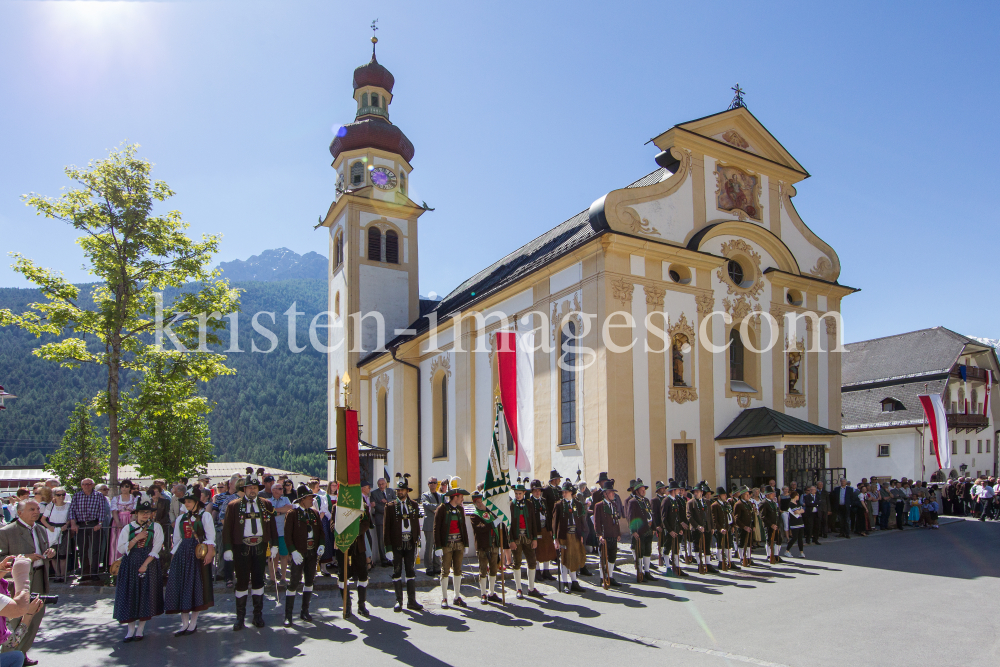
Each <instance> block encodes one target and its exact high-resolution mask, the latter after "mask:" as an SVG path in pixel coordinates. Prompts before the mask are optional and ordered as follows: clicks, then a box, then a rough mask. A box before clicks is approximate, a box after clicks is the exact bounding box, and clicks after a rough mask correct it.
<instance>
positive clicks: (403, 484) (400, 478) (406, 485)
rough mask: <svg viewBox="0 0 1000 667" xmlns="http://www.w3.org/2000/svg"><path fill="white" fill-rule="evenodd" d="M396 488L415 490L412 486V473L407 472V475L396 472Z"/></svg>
mask: <svg viewBox="0 0 1000 667" xmlns="http://www.w3.org/2000/svg"><path fill="white" fill-rule="evenodd" d="M396 488H397V489H406V490H407V491H412V490H413V489H411V488H410V473H406V474H405V475H403V474H401V473H398V472H397V473H396Z"/></svg>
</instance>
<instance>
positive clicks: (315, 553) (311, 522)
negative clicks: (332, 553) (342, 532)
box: [285, 505, 324, 595]
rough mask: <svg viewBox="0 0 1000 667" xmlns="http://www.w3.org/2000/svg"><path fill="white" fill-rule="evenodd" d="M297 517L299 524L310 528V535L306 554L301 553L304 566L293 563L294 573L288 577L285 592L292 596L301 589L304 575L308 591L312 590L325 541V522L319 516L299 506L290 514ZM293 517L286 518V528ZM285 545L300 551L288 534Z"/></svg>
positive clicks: (307, 539) (307, 535)
mask: <svg viewBox="0 0 1000 667" xmlns="http://www.w3.org/2000/svg"><path fill="white" fill-rule="evenodd" d="M290 514H294V515H295V521H296V522H297V523H299V524H303V523H304V524H305V525H306V526H307V527H308V533H307V534H306V550H305V551H304V552H301V551H300V552H299V553H301V554H302V564H301V565H296V564H295V561H294V560H293V561H292V571H291V574H290V575H289V577H288V590H287V591H286V592H285V594H286V595H292V594H294V593H295V591H297V590H298V589H299V583H300V582H301V581H302V576H303V574H304V575H305V580H306V583H305V585H306V589H307V590H312V587H313V581H314V580H315V578H316V561H317V559H318V558H319V545H320V544H321V543H322V541H323V538H324V536H323V520H322V519H320V517H319V514H318V513H317V512H314V511H313V510H311V509H306V508H304V507H302V506H301V505H297V506H296V507H295V509H294V510H293V511H292V512H291V513H290ZM290 518H291V516H286V517H285V526H286V527H287V526H288V521H289V519H290ZM285 543H286V544H287V545H288V548H289V549H293V550H296V551H297V550H298V548H297V547H296V546H295V545H294V544H292V543H290V542H289V540H288V537H287V533H286V537H285Z"/></svg>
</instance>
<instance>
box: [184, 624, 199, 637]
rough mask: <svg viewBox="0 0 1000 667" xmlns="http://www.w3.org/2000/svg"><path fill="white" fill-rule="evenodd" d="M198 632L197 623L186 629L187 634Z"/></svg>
mask: <svg viewBox="0 0 1000 667" xmlns="http://www.w3.org/2000/svg"><path fill="white" fill-rule="evenodd" d="M196 632H198V626H197V625H196V626H194V627H193V628H191V629H190V630H185V631H184V634H185V635H193V634H194V633H196Z"/></svg>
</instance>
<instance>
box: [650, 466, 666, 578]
mask: <svg viewBox="0 0 1000 667" xmlns="http://www.w3.org/2000/svg"><path fill="white" fill-rule="evenodd" d="M653 489H654V491H655V493H654V495H653V497H652V498H651V499H650V500H649V505H650V507H651V508H652V511H653V534H654V535H655V536H656V555H657V561H658V562H659V564H660V565H663V547H664V546H665V545H666V540H664V539H663V520H662V512H661V508H662V507H663V499H664V498H665V497H666V495H667V485H666V484H664V483H663V482H661V481H657V482H656V483H655V484H653ZM650 567H651V568H652V569H654V570H658V569H659V568H658V567H657V563H653V564H652V565H650Z"/></svg>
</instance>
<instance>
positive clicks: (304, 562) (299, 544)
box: [285, 485, 326, 627]
mask: <svg viewBox="0 0 1000 667" xmlns="http://www.w3.org/2000/svg"><path fill="white" fill-rule="evenodd" d="M316 498H317V496H316V494H314V493H310V492H309V489H307V488H306V487H305V486H304V485H303V486H300V487H299V488H298V490H297V491H296V492H295V503H294V508H293V509H292V511H291V512H288V513H287V514H285V545H286V546H287V547H288V552H289V555H290V556H291V558H292V570H291V573H290V574H289V576H288V588H286V589H285V627H288V626H290V625H291V624H292V614H293V613H294V611H295V596H296V593H297V592H298V589H299V584H302V610H301V611H300V612H299V618H301V619H302V620H303V621H311V620H312V615H310V613H309V600H310V598H312V591H313V581H314V580H315V578H316V570H317V562H318V561H319V559H320V558H321V557H322V556H323V554H324V553H325V552H326V545H324V543H323V542H324V535H323V520H322V519H321V518H320V516H319V512H318V511H316V509H315V508H314V507H313V503H314V502H315V501H316ZM303 575H304V576H305V583H303V582H302V578H303Z"/></svg>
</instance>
